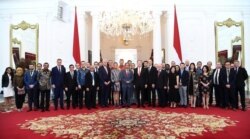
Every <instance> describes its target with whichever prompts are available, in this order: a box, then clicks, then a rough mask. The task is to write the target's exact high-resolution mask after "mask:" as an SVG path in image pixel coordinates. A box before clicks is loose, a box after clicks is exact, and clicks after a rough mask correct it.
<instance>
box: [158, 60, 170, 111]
mask: <svg viewBox="0 0 250 139" xmlns="http://www.w3.org/2000/svg"><path fill="white" fill-rule="evenodd" d="M157 70H158V74H157V75H158V77H157V82H156V88H157V92H158V101H159V107H165V106H166V104H167V101H166V99H167V96H166V95H167V86H168V76H167V72H166V70H163V69H162V65H161V64H159V65H157Z"/></svg>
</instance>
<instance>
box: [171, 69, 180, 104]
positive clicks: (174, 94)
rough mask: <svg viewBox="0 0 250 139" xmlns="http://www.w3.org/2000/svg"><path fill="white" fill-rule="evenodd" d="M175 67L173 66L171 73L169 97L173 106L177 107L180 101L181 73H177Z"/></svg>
mask: <svg viewBox="0 0 250 139" xmlns="http://www.w3.org/2000/svg"><path fill="white" fill-rule="evenodd" d="M175 68H176V67H175V66H172V67H171V68H170V73H169V99H170V107H171V108H175V107H176V104H177V103H178V102H179V95H178V94H179V93H178V88H179V74H178V73H176V69H175Z"/></svg>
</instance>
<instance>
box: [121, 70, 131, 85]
mask: <svg viewBox="0 0 250 139" xmlns="http://www.w3.org/2000/svg"><path fill="white" fill-rule="evenodd" d="M120 79H121V82H122V86H126V85H132V83H133V80H134V74H133V72H132V71H131V70H128V75H127V74H126V70H125V69H124V70H122V71H121V72H120ZM127 82H129V83H127Z"/></svg>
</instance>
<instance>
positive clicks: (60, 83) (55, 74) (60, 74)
mask: <svg viewBox="0 0 250 139" xmlns="http://www.w3.org/2000/svg"><path fill="white" fill-rule="evenodd" d="M65 74H66V69H65V67H64V66H63V65H62V59H57V66H55V67H53V68H52V71H51V82H52V88H53V90H54V106H55V110H57V107H58V99H59V98H60V107H61V109H64V106H63V105H64V104H63V101H64V100H63V87H64V76H65Z"/></svg>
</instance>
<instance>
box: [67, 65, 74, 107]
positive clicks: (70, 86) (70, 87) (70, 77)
mask: <svg viewBox="0 0 250 139" xmlns="http://www.w3.org/2000/svg"><path fill="white" fill-rule="evenodd" d="M76 79H77V72H76V71H75V70H74V65H73V64H71V65H69V72H67V73H66V75H65V80H64V88H65V92H66V97H67V101H66V102H67V109H69V108H70V98H71V96H72V107H73V108H74V109H75V108H76V104H77V101H76V97H77V92H76V91H77V80H76Z"/></svg>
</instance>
